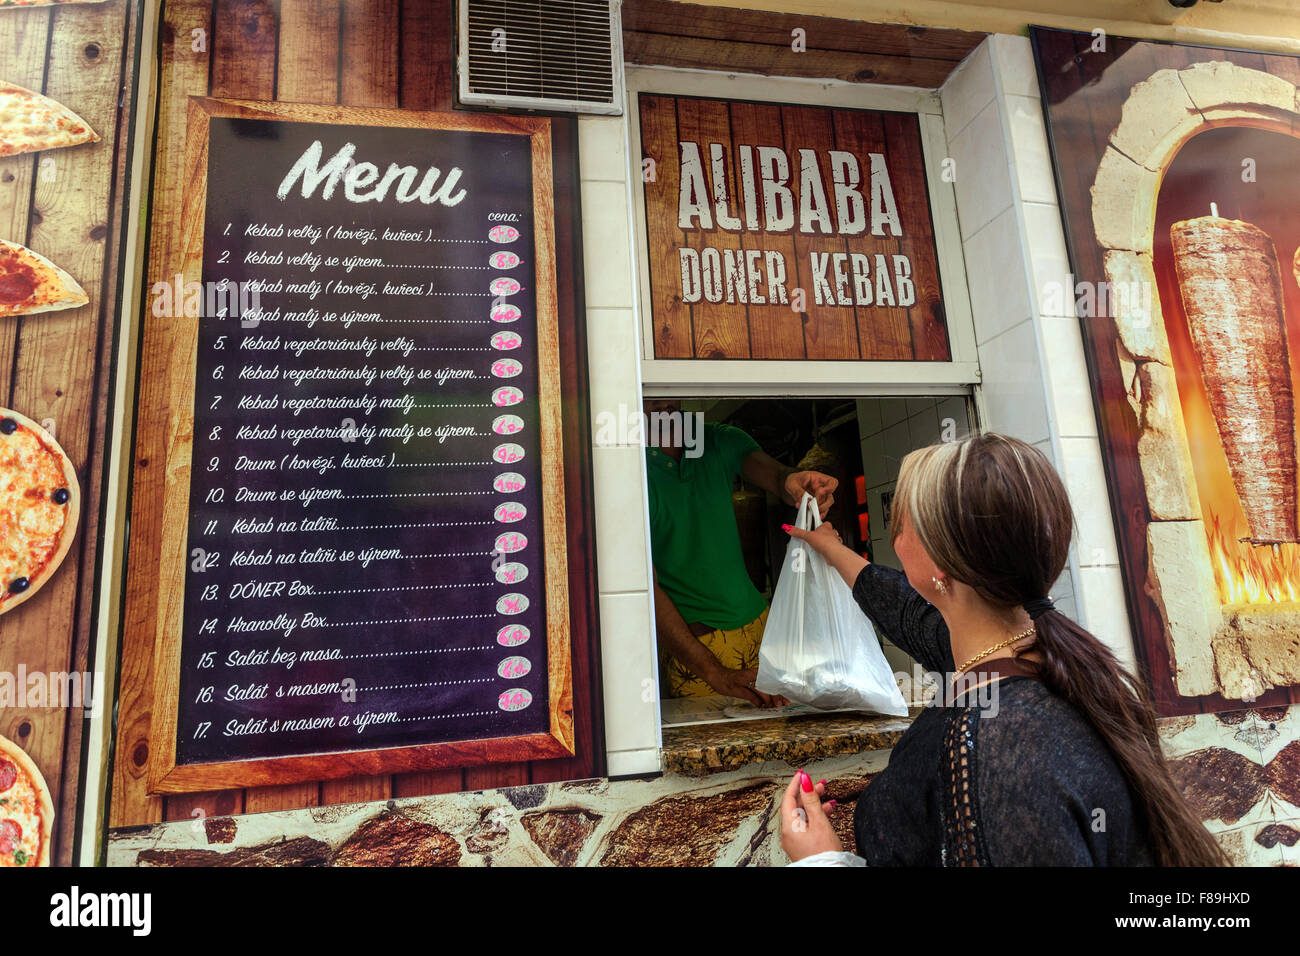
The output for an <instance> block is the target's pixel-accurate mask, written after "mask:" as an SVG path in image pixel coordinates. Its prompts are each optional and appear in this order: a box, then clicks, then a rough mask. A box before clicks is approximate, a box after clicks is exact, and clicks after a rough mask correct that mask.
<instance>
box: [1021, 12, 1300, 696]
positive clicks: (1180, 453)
mask: <svg viewBox="0 0 1300 956" xmlns="http://www.w3.org/2000/svg"><path fill="white" fill-rule="evenodd" d="M1031 39H1032V41H1033V44H1034V49H1035V54H1036V57H1037V60H1038V68H1039V75H1040V78H1041V80H1042V88H1043V99H1044V114H1045V116H1046V118H1047V122H1048V129H1049V134H1050V139H1051V146H1052V156H1053V160H1054V163H1055V167H1056V175H1057V183H1058V190H1059V192H1060V197H1061V208H1062V212H1063V215H1064V218H1065V225H1066V236H1067V242H1068V246H1069V253H1070V262H1071V266H1072V276H1071V287H1070V288H1066V289H1040V290H1039V294H1040V296H1044V297H1052V296H1057V297H1060V296H1064V297H1065V300H1066V302H1067V305H1070V304H1072V307H1073V310H1074V311H1073V314H1075V315H1077V317H1078V319H1079V322H1080V324H1081V328H1082V331H1083V339H1084V344H1085V351H1086V353H1087V359H1088V363H1089V371H1090V375H1091V379H1092V385H1093V393H1094V400H1095V405H1096V410H1097V414H1098V422H1099V426H1100V431H1101V439H1102V449H1103V458H1104V461H1105V465H1106V469H1107V477H1108V480H1109V484H1110V491H1111V496H1112V504H1113V506H1114V513H1115V515H1116V516H1117V521H1116V533H1117V540H1118V542H1119V547H1120V563H1121V568H1122V571H1123V573H1124V577H1125V581H1126V591H1127V596H1128V601H1129V611H1130V618H1131V621H1132V624H1133V633H1134V638H1135V645H1136V647H1137V649H1138V653H1139V656H1140V657H1141V659H1142V662H1143V664H1144V665H1145V669H1146V672H1147V675H1148V677H1149V679H1150V682H1151V691H1152V693H1153V696H1154V699H1155V702H1156V705H1157V710H1158V712H1159V713H1161V714H1162V715H1164V716H1175V715H1183V714H1191V713H1198V712H1204V711H1224V710H1228V709H1230V708H1233V707H1241V706H1243V702H1244V703H1245V704H1250V705H1252V706H1257V707H1260V706H1284V705H1286V704H1289V703H1294V702H1297V701H1300V645H1297V637H1300V515H1298V508H1300V501H1298V498H1300V495H1298V493H1297V485H1298V482H1300V475H1298V473H1297V443H1296V435H1297V431H1296V426H1297V419H1296V413H1297V410H1296V390H1297V385H1298V384H1300V361H1297V354H1298V353H1297V350H1298V349H1300V183H1298V182H1297V180H1296V178H1295V175H1294V170H1295V169H1296V168H1297V165H1298V164H1300V139H1297V136H1296V133H1297V130H1300V112H1297V86H1298V85H1300V60H1297V58H1295V57H1292V56H1286V55H1282V54H1273V53H1257V52H1249V51H1240V50H1228V49H1217V48H1211V47H1199V46H1187V45H1180V44H1173V43H1158V42H1151V41H1139V40H1129V39H1125V38H1121V37H1106V38H1104V41H1103V42H1101V43H1100V44H1099V43H1098V42H1097V38H1096V37H1094V36H1092V35H1091V34H1082V33H1073V32H1069V31H1061V30H1048V29H1041V28H1033V30H1032V31H1031ZM1053 314H1068V313H1056V312H1054V313H1053Z"/></svg>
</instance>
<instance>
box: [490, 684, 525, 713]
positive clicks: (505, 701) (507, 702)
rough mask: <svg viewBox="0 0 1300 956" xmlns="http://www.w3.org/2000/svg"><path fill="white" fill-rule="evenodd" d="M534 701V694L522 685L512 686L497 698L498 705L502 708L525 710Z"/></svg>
mask: <svg viewBox="0 0 1300 956" xmlns="http://www.w3.org/2000/svg"><path fill="white" fill-rule="evenodd" d="M532 702H533V695H532V694H530V693H528V691H526V690H524V689H523V688H522V687H512V688H510V690H507V691H502V692H501V696H500V697H498V698H497V706H498V707H500V708H501V709H502V710H523V709H524V708H525V707H527V706H528V705H529V704H531V703H532Z"/></svg>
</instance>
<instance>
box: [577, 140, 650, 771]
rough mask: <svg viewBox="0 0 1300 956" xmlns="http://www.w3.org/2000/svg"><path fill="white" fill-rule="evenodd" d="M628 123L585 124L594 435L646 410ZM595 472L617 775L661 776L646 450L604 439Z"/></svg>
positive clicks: (606, 678)
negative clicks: (603, 418)
mask: <svg viewBox="0 0 1300 956" xmlns="http://www.w3.org/2000/svg"><path fill="white" fill-rule="evenodd" d="M625 119H626V118H625V117H621V116H610V117H606V116H583V117H580V118H579V121H578V136H579V142H578V151H579V157H580V160H579V161H580V174H581V180H582V208H583V210H584V215H583V217H582V244H583V260H584V263H583V270H584V272H585V277H586V297H587V367H588V374H589V378H590V384H591V414H592V434H593V440H594V437H595V434H596V429H597V427H598V425H599V419H598V418H597V416H599V415H601V414H602V413H608V414H613V415H619V414H620V412H622V414H623V416H624V420H626V417H625V416H626V412H627V410H633V411H638V410H640V407H641V361H640V346H639V341H640V339H639V336H640V332H639V330H638V326H637V317H636V312H635V311H634V303H635V301H636V287H635V284H634V281H633V274H634V270H633V265H634V260H633V255H634V252H633V247H632V232H631V223H630V220H629V213H628V210H629V209H631V195H630V190H629V183H628V163H627V127H626V123H625ZM619 434H622V431H620V432H619ZM592 472H593V474H592V479H593V485H594V487H593V495H594V505H595V512H596V574H597V585H598V587H599V589H600V590H599V597H600V642H601V646H600V651H601V667H602V675H601V680H602V687H603V690H604V698H605V711H604V713H605V746H606V752H607V762H608V773H609V775H610V776H612V777H617V776H622V775H625V774H635V773H653V772H655V771H657V770H658V769H659V746H660V734H659V705H658V696H657V688H658V673H657V670H656V667H657V663H656V649H655V635H654V622H653V618H652V607H653V605H652V604H651V594H650V589H651V585H652V579H651V576H650V551H649V528H648V525H647V516H646V507H645V501H646V475H645V452H644V450H643V449H642V447H641V446H640V445H609V444H604V445H597V446H595V447H593V448H592Z"/></svg>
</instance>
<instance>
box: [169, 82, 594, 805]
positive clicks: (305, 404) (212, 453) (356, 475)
mask: <svg viewBox="0 0 1300 956" xmlns="http://www.w3.org/2000/svg"><path fill="white" fill-rule="evenodd" d="M551 155H552V153H551V144H550V123H549V121H548V120H546V119H534V118H520V117H495V116H486V115H471V114H459V113H433V112H417V111H407V110H403V111H398V110H382V109H359V108H351V107H322V106H306V105H297V104H284V103H269V102H266V103H263V102H251V101H233V100H220V99H213V98H208V97H193V98H192V99H191V100H190V106H189V119H188V129H187V138H186V150H185V170H184V177H185V192H184V203H183V205H184V208H183V210H182V211H181V217H182V227H181V228H182V231H183V233H184V239H183V242H182V244H181V246H182V250H183V251H182V253H181V254H180V261H177V262H176V263H175V264H174V265H175V268H174V274H175V282H174V288H173V289H171V290H167V289H162V288H159V287H158V286H155V288H154V290H153V302H154V310H155V315H168V316H170V330H171V331H170V336H169V340H170V345H171V362H170V365H169V382H168V393H169V399H170V400H169V402H168V407H169V409H170V414H171V422H170V433H169V442H168V456H167V481H166V491H165V500H164V528H165V530H164V536H163V545H162V553H161V555H160V556H159V557H160V565H159V576H158V586H159V588H160V598H159V619H158V624H159V630H158V635H159V636H158V641H157V644H156V648H155V675H156V676H155V679H156V686H155V696H154V700H155V710H154V725H153V727H154V730H153V733H152V736H153V738H154V740H155V746H154V747H153V748H152V755H151V763H150V766H149V790H150V792H151V793H179V792H189V791H205V790H220V789H222V788H226V787H249V786H261V785H268V784H278V783H288V782H295V781H303V780H319V779H327V778H339V777H348V776H354V775H362V774H377V773H396V772H404V771H412V770H422V769H429V768H436V767H463V766H469V765H474V764H482V763H490V762H499V761H525V760H537V759H546V758H560V757H570V756H572V755H573V754H574V742H573V741H574V732H573V716H572V710H573V703H572V699H573V678H572V667H571V648H570V636H569V625H568V622H569V609H568V603H567V592H566V581H567V568H566V558H565V512H564V458H563V454H562V450H561V421H560V385H559V382H560V368H559V359H558V353H559V345H558V329H557V324H558V320H557V305H556V284H555V283H556V278H555V248H554V243H555V240H554V233H553V213H554V209H553V199H552V173H551ZM168 274H172V270H168ZM160 308H162V309H164V310H167V309H170V311H163V312H159V311H158V310H159V309H160Z"/></svg>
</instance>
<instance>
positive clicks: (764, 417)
mask: <svg viewBox="0 0 1300 956" xmlns="http://www.w3.org/2000/svg"><path fill="white" fill-rule="evenodd" d="M678 402H679V408H680V411H681V413H682V416H683V418H684V419H685V418H687V417H690V418H692V419H693V422H692V423H691V424H690V425H689V426H688V427H685V428H683V430H682V433H683V435H684V436H685V438H686V439H687V441H686V442H685V447H684V448H683V451H682V455H681V457H680V458H679V459H678V460H677V461H676V462H675V464H674V466H673V467H678V468H680V467H682V466H683V465H684V464H689V458H688V457H687V456H689V455H691V454H692V453H694V454H696V455H697V456H698V458H697V460H702V459H704V458H705V456H708V455H726V454H727V453H728V452H729V449H730V447H731V446H730V440H729V441H728V442H727V443H726V444H723V443H719V446H718V447H703V443H702V442H700V441H699V440H698V439H699V436H701V434H702V433H703V434H705V435H708V434H711V432H704V431H703V429H702V428H701V427H700V426H701V425H703V424H709V425H721V426H728V427H730V428H733V429H738V430H739V431H740V432H742V433H743V434H744V435H745V436H747V437H748V438H749V439H752V440H753V442H754V444H755V446H756V447H757V448H758V449H761V451H762V452H763V453H764V454H766V455H770V456H771V457H772V458H774V459H775V460H776V461H777V462H779V463H780V464H781V465H783V466H786V467H789V468H795V469H797V470H811V471H818V472H821V473H824V474H826V475H829V476H831V477H832V478H834V479H835V480H836V481H837V483H838V486H837V488H836V490H835V501H834V503H833V505H832V506H831V509H830V510H829V512H828V513H827V515H826V517H825V519H824V520H825V521H829V522H831V523H832V524H833V525H834V527H835V529H836V530H837V531H839V532H840V534H841V535H842V537H843V540H844V543H845V544H846V545H847V546H848V547H850V548H852V549H853V550H855V551H857V552H858V553H859V554H861V555H862V556H863V557H864V558H866V559H867V560H869V561H872V562H876V563H880V564H884V565H887V566H889V567H894V568H899V569H901V565H900V564H899V562H898V558H897V557H896V555H895V554H894V551H893V548H892V546H891V543H890V534H889V519H890V505H891V502H892V499H893V491H894V485H895V482H896V480H897V476H898V467H899V463H900V461H901V459H902V457H903V456H904V455H906V454H907V452H909V451H911V450H912V449H914V448H921V447H924V446H926V445H932V444H935V443H937V442H940V441H944V440H951V439H953V438H960V437H963V436H964V435H966V434H967V433H968V432H969V430H970V427H971V422H972V416H971V413H970V409H969V401H968V399H967V397H966V396H964V395H959V394H954V395H916V396H907V397H871V398H859V399H854V398H813V399H809V398H752V397H751V398H721V399H719V398H699V397H681V398H680V399H678ZM647 455H648V456H650V460H649V462H648V470H649V471H650V472H651V473H650V475H649V477H650V481H651V484H654V483H655V482H656V480H657V478H656V475H655V474H654V470H655V457H656V456H659V455H665V451H664V450H661V449H656V448H650V449H649V450H648V451H647ZM709 473H710V474H711V473H712V470H710V471H709ZM664 474H665V475H668V474H670V472H664ZM702 474H703V472H701V475H702ZM701 480H702V479H701ZM729 490H730V497H731V508H730V510H731V513H732V514H733V515H734V520H735V524H736V530H737V536H738V541H739V548H738V549H737V550H736V551H735V552H734V553H732V554H730V555H727V554H725V553H722V552H720V554H719V557H718V560H719V561H720V562H723V561H729V562H730V564H729V565H726V566H717V567H715V568H714V569H713V570H714V573H713V574H712V575H710V577H709V579H708V580H709V581H710V582H711V583H712V582H720V583H719V584H718V586H719V587H725V586H726V582H729V581H731V578H732V575H733V573H735V574H743V575H744V576H745V577H747V579H748V582H749V583H750V584H752V586H753V588H754V590H755V591H756V592H757V593H758V594H759V595H761V597H762V601H763V602H764V605H767V604H770V603H771V601H772V598H773V595H774V594H775V591H776V587H777V584H778V580H779V576H780V572H781V567H782V563H783V560H784V556H785V552H786V546H787V542H788V541H789V537H788V536H787V535H786V534H785V532H784V531H782V530H781V525H782V524H784V523H787V522H791V521H793V515H794V512H793V510H792V509H791V508H790V506H789V505H788V504H786V503H784V502H782V501H781V500H780V499H779V498H778V497H777V496H775V495H773V494H772V493H771V492H770V491H765V490H764V489H763V488H762V487H760V486H759V485H758V484H756V483H755V482H753V481H749V480H746V478H745V477H744V476H743V475H737V476H736V477H735V478H734V479H733V480H731V481H730V482H729ZM697 491H698V493H699V494H701V495H704V494H706V493H707V491H706V489H704V488H703V487H701V488H699V489H697ZM652 494H653V492H652ZM650 520H651V526H652V538H654V537H655V530H656V529H655V528H654V524H655V522H656V520H657V519H656V514H655V509H653V508H652V510H651V515H650ZM654 561H655V566H656V571H657V574H658V576H659V577H660V578H661V579H663V580H661V582H660V588H661V589H662V590H663V592H664V593H665V594H666V595H667V598H668V600H670V601H671V600H672V599H673V598H672V594H671V593H670V591H671V586H670V585H668V584H667V582H668V581H671V580H672V574H671V571H672V569H671V568H670V567H667V566H666V565H667V564H668V562H671V561H672V552H671V550H669V549H664V550H662V551H660V552H657V553H656V554H655V555H654ZM709 586H711V585H709ZM709 586H705V587H703V588H702V589H701V590H702V591H703V592H704V593H705V595H706V597H707V595H708V589H709ZM716 599H717V604H718V605H719V607H718V609H717V611H716V613H724V614H725V613H727V610H728V609H729V607H730V606H731V605H733V604H735V603H736V602H735V600H734V598H733V597H732V595H728V594H719V595H716ZM695 600H697V597H696V595H695V594H692V596H691V597H690V598H688V599H687V601H686V602H685V603H686V604H687V607H683V608H682V609H681V614H682V617H683V620H685V621H686V622H687V624H688V626H691V627H692V631H693V633H695V634H697V635H700V636H703V637H704V638H705V641H706V644H710V645H711V646H712V645H713V644H714V643H715V642H716V641H717V640H718V639H719V636H718V635H717V634H711V633H710V630H711V629H710V628H709V627H708V626H707V623H705V622H700V621H696V620H693V619H692V618H693V617H699V616H705V615H702V614H699V613H692V611H693V610H695V609H696V608H697V607H698V605H696V604H695V603H693V602H694V601H695ZM688 608H689V609H688ZM660 610H662V609H660ZM727 630H732V631H733V632H734V629H727ZM751 630H752V629H751ZM761 634H762V628H761V627H760V628H758V630H757V632H755V633H754V634H752V636H753V637H755V638H757V637H760V636H761ZM729 636H730V637H731V638H732V643H731V644H727V643H723V644H721V645H718V646H720V647H722V648H723V650H722V655H723V656H724V657H725V659H724V660H723V663H724V664H728V665H729V666H755V667H756V666H758V660H757V646H758V642H757V641H754V642H752V643H753V645H754V646H752V647H750V648H749V650H748V651H745V650H744V649H742V648H741V646H740V645H739V644H738V643H736V642H740V641H745V640H746V637H748V636H751V635H742V634H734V633H733V634H731V635H729ZM882 644H883V647H884V650H885V655H886V658H887V659H888V660H889V662H890V665H891V667H892V668H893V670H894V671H895V672H896V673H897V674H898V675H899V676H900V678H902V677H905V678H906V679H905V680H901V684H902V686H903V689H904V690H905V692H908V693H905V697H910V696H911V694H910V691H911V689H912V683H913V682H912V670H913V662H912V660H911V658H910V657H908V656H907V655H906V654H905V653H903V652H902V651H901V650H900V649H898V648H896V647H894V646H893V645H892V644H890V643H889V642H888V640H886V639H883V637H882ZM745 646H746V647H748V646H749V645H748V644H746V645H745ZM746 653H749V654H750V655H751V656H752V660H749V659H745V658H744V655H745V654H746ZM682 670H683V668H682V667H681V666H680V665H679V664H678V663H674V661H673V659H672V655H671V654H670V653H669V652H668V650H667V644H666V643H665V642H664V641H662V640H661V641H660V675H659V677H660V680H659V689H660V694H661V696H660V716H661V720H662V724H663V726H664V727H665V728H670V727H686V726H691V725H699V724H708V723H723V722H728V721H735V720H751V719H763V718H770V717H789V716H793V715H802V714H815V713H818V711H815V710H813V709H812V708H809V707H798V706H797V707H794V708H780V709H771V710H768V709H764V708H760V707H758V706H756V705H754V704H753V703H749V702H746V701H744V700H741V699H739V698H737V697H734V696H731V695H728V694H726V693H720V692H718V691H717V690H715V689H713V688H709V687H703V686H701V685H700V682H699V681H690V680H683V675H682ZM679 692H681V693H679Z"/></svg>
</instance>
